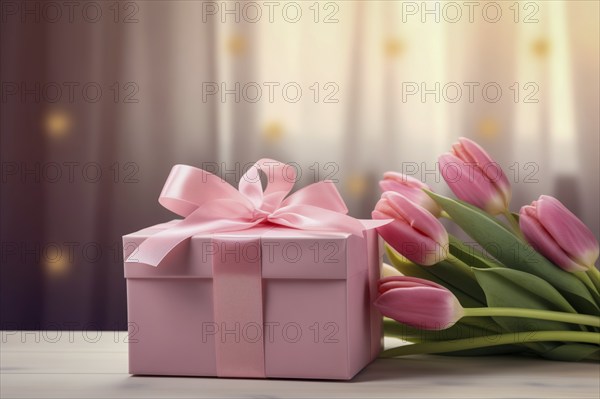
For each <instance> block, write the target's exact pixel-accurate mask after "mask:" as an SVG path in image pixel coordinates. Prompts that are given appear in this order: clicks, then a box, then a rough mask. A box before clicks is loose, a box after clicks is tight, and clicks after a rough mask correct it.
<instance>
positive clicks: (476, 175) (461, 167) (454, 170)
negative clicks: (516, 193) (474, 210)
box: [438, 137, 512, 215]
mask: <svg viewBox="0 0 600 399" xmlns="http://www.w3.org/2000/svg"><path fill="white" fill-rule="evenodd" d="M438 161H439V164H440V171H441V172H442V176H443V177H444V180H446V183H448V186H450V189H451V190H452V191H453V192H454V194H455V195H456V196H457V197H458V198H460V199H461V200H463V201H465V202H468V203H470V204H472V205H475V206H476V207H478V208H481V209H483V210H485V211H486V212H488V213H490V214H492V215H497V214H499V213H503V212H506V210H507V209H508V204H509V202H510V198H511V195H512V193H511V188H510V183H509V182H508V179H507V178H506V175H505V174H504V172H503V171H502V168H500V165H498V163H496V162H495V161H494V160H493V159H492V158H491V157H490V156H489V155H488V153H487V152H485V150H484V149H483V148H481V147H480V146H479V145H478V144H477V143H475V142H474V141H471V140H469V139H466V138H464V137H461V138H459V139H458V143H455V144H454V145H452V150H451V153H446V154H443V155H441V156H440V157H439V159H438Z"/></svg>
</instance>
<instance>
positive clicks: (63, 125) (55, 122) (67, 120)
mask: <svg viewBox="0 0 600 399" xmlns="http://www.w3.org/2000/svg"><path fill="white" fill-rule="evenodd" d="M72 125H73V119H72V117H71V115H70V114H69V113H67V112H66V111H63V110H51V111H49V112H48V113H47V114H46V116H45V118H44V128H45V131H46V133H47V134H48V136H50V137H52V138H60V137H64V136H66V135H67V134H68V133H69V132H70V131H71V127H72Z"/></svg>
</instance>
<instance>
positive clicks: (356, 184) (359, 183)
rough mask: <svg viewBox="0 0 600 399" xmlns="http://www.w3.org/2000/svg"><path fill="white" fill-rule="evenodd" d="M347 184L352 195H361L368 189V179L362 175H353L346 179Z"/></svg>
mask: <svg viewBox="0 0 600 399" xmlns="http://www.w3.org/2000/svg"><path fill="white" fill-rule="evenodd" d="M345 186H346V189H347V190H348V193H349V194H350V195H352V196H353V197H360V196H362V195H363V194H364V193H365V191H367V179H366V178H365V177H364V176H362V175H352V176H349V177H348V179H346V184H345Z"/></svg>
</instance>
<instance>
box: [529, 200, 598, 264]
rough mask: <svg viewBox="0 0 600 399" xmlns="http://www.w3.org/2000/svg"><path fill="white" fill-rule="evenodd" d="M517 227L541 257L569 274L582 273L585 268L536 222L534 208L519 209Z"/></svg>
mask: <svg viewBox="0 0 600 399" xmlns="http://www.w3.org/2000/svg"><path fill="white" fill-rule="evenodd" d="M519 227H521V231H522V232H523V234H524V235H525V238H526V239H527V241H528V242H529V243H530V244H531V245H532V246H533V247H534V248H535V249H536V250H537V251H538V252H539V253H541V254H542V255H544V256H545V257H546V258H548V259H550V260H551V261H552V262H553V263H555V264H556V265H558V266H560V267H561V268H563V269H565V270H567V271H569V272H579V271H584V270H586V269H587V268H586V267H585V266H583V265H580V264H578V263H576V262H574V261H573V260H572V259H571V258H570V257H569V256H568V255H567V254H566V253H565V252H564V251H563V250H562V248H561V247H560V245H558V243H557V242H556V241H555V240H554V238H553V237H552V236H551V235H550V234H549V233H548V231H547V230H546V229H545V228H544V226H543V225H542V224H541V223H540V222H539V221H538V218H537V215H536V209H535V207H534V206H530V205H528V206H524V207H522V208H521V212H520V217H519Z"/></svg>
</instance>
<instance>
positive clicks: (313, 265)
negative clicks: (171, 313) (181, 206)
mask: <svg viewBox="0 0 600 399" xmlns="http://www.w3.org/2000/svg"><path fill="white" fill-rule="evenodd" d="M361 222H362V223H363V224H364V225H365V226H366V227H368V228H370V227H372V225H371V224H372V223H373V221H371V220H361ZM175 223H177V220H173V221H171V222H167V223H161V224H157V225H154V226H151V227H147V228H145V229H142V230H140V231H137V232H135V233H131V234H128V235H125V236H123V252H124V259H127V258H128V257H129V256H130V255H132V259H131V260H132V261H129V262H125V267H124V269H125V270H124V271H125V278H212V263H213V262H212V261H213V257H214V256H221V257H224V259H225V260H227V261H228V262H229V261H231V262H244V261H246V260H251V261H255V260H256V259H257V256H260V260H261V264H262V276H263V278H297V279H346V278H348V277H350V276H351V275H353V274H355V273H361V272H367V265H368V258H367V256H373V255H372V254H373V253H379V254H380V253H381V251H378V252H375V251H377V250H378V245H379V244H378V239H377V234H376V232H375V230H374V229H369V230H365V232H364V236H363V237H358V236H355V235H352V234H350V233H343V232H323V231H306V230H299V229H292V228H287V227H283V226H256V227H253V228H251V229H246V230H241V231H235V232H227V233H212V234H210V233H203V234H198V235H194V236H192V238H191V239H190V240H187V241H185V242H183V243H182V244H180V245H179V246H177V247H176V248H174V249H173V250H172V251H171V253H169V254H168V255H167V256H166V257H165V258H164V259H163V261H162V263H161V264H160V265H159V266H158V267H154V266H150V265H147V264H143V263H139V262H136V261H135V251H136V250H137V247H138V246H139V245H140V244H141V243H142V241H144V240H145V239H146V238H148V237H150V236H151V235H153V234H155V233H157V232H160V231H162V230H164V229H167V228H169V227H171V226H173V225H174V224H175ZM236 237H239V238H240V240H242V239H243V240H244V241H245V242H248V239H249V238H250V245H248V244H245V245H244V246H239V245H237V246H236V240H235V238H236ZM254 238H255V240H253V239H254Z"/></svg>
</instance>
